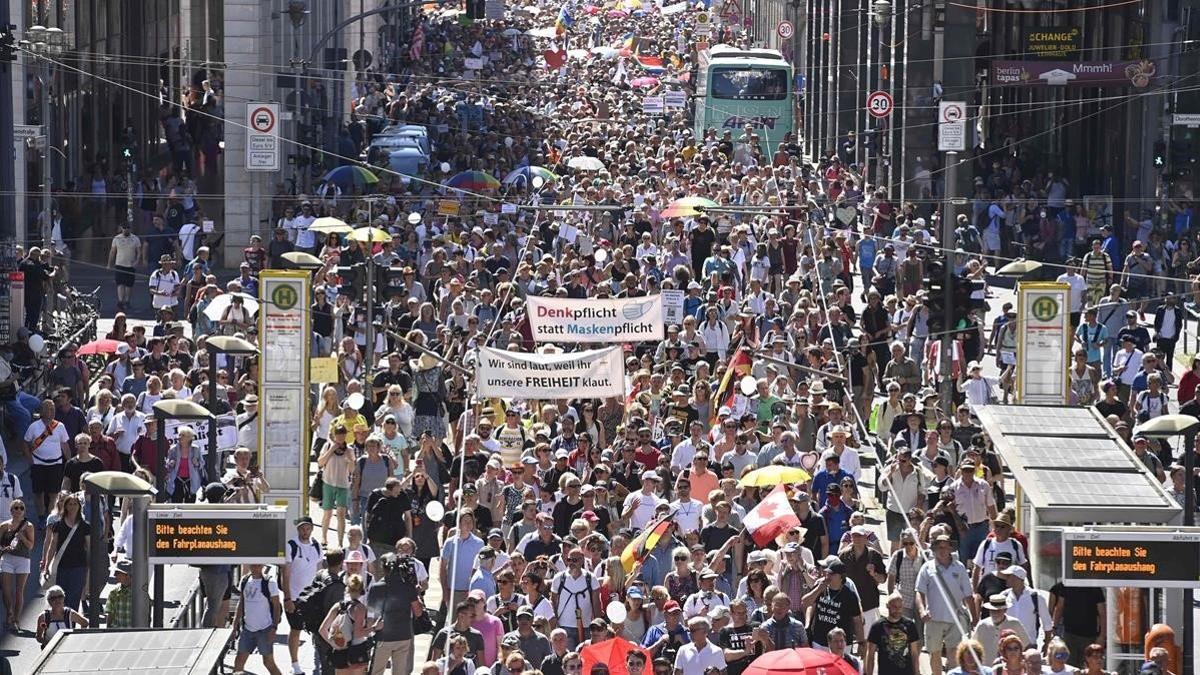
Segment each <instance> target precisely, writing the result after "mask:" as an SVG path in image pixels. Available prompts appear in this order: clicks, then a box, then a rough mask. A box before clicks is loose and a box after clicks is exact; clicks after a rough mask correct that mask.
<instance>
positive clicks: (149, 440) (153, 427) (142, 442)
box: [130, 415, 158, 476]
mask: <svg viewBox="0 0 1200 675" xmlns="http://www.w3.org/2000/svg"><path fill="white" fill-rule="evenodd" d="M157 444H158V420H157V419H156V418H155V417H154V416H153V415H148V416H147V417H146V435H144V436H141V437H140V438H138V439H137V440H136V441H134V442H133V448H132V449H131V450H130V454H131V455H132V456H133V463H134V465H135V466H137V468H139V469H145V470H146V471H148V472H150V475H152V476H153V475H155V472H156V471H158V445H157Z"/></svg>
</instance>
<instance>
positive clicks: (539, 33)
mask: <svg viewBox="0 0 1200 675" xmlns="http://www.w3.org/2000/svg"><path fill="white" fill-rule="evenodd" d="M525 34H526V35H531V36H533V37H538V38H547V39H554V38H556V37H558V30H557V29H555V27H554V26H546V27H544V28H534V29H532V30H527V31H525Z"/></svg>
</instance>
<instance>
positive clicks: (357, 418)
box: [330, 394, 370, 429]
mask: <svg viewBox="0 0 1200 675" xmlns="http://www.w3.org/2000/svg"><path fill="white" fill-rule="evenodd" d="M356 399H357V400H356ZM355 404H357V405H355ZM360 408H362V394H350V395H349V396H347V397H346V398H345V399H344V400H343V401H342V414H341V415H338V416H337V417H335V418H333V422H331V423H330V424H331V425H332V426H338V425H341V426H342V427H343V428H345V429H353V428H354V427H355V426H356V425H359V424H361V425H363V426H366V427H367V428H368V429H369V428H370V425H368V424H367V418H365V417H363V416H362V414H361V413H359V412H358V411H359V409H360Z"/></svg>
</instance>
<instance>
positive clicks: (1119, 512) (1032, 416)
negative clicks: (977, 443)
mask: <svg viewBox="0 0 1200 675" xmlns="http://www.w3.org/2000/svg"><path fill="white" fill-rule="evenodd" d="M978 417H979V420H980V422H981V423H982V425H983V429H984V431H986V432H987V434H988V436H989V437H990V438H991V439H992V443H993V444H994V445H995V447H996V451H997V452H999V453H1000V456H1001V457H1002V458H1003V459H1004V464H1005V466H1007V467H1008V468H1009V470H1011V471H1012V473H1013V476H1014V477H1015V478H1016V480H1017V484H1018V485H1019V486H1020V489H1021V491H1022V493H1023V494H1024V495H1025V496H1026V497H1027V498H1028V499H1029V501H1030V502H1031V503H1032V504H1033V506H1034V507H1035V508H1036V509H1037V510H1038V522H1039V523H1041V524H1042V525H1083V524H1094V523H1106V524H1107V523H1141V524H1165V523H1174V522H1178V520H1179V518H1180V517H1181V516H1182V511H1183V510H1182V509H1181V508H1180V507H1179V505H1178V504H1177V503H1176V502H1175V500H1174V499H1173V498H1172V497H1171V495H1170V494H1169V493H1168V492H1167V491H1166V490H1165V489H1164V488H1163V486H1162V485H1161V484H1159V482H1158V480H1157V479H1156V478H1155V476H1154V475H1152V474H1151V473H1150V472H1149V470H1147V469H1146V468H1145V466H1144V465H1143V464H1142V462H1141V461H1140V460H1139V459H1138V458H1137V456H1136V455H1134V453H1133V450H1132V449H1130V448H1129V447H1128V446H1127V445H1126V444H1125V443H1124V441H1122V440H1121V438H1120V437H1119V436H1118V435H1117V433H1116V432H1115V431H1114V430H1113V429H1112V428H1111V427H1109V426H1108V424H1107V423H1106V422H1105V421H1104V419H1103V418H1102V417H1101V416H1100V414H1099V413H1098V412H1096V411H1095V410H1094V409H1092V408H1077V407H1068V406H1018V405H989V406H985V407H983V408H980V409H979V410H978Z"/></svg>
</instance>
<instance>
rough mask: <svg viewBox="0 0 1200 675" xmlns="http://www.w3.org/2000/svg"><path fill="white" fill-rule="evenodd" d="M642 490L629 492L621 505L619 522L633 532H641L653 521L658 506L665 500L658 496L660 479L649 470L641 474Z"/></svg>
mask: <svg viewBox="0 0 1200 675" xmlns="http://www.w3.org/2000/svg"><path fill="white" fill-rule="evenodd" d="M641 478H642V489H641V490H639V491H637V492H631V493H630V494H629V495H628V496H627V497H625V502H624V503H623V504H622V505H621V522H623V523H628V524H629V527H631V528H633V529H635V530H642V529H644V528H645V527H646V526H647V525H649V524H650V522H651V521H652V520H653V519H654V513H655V511H656V510H657V509H658V506H659V505H660V504H666V503H667V500H665V499H663V498H662V497H660V496H659V495H658V490H659V485H660V483H661V482H662V479H661V478H660V477H659V475H658V474H657V473H656V472H654V471H650V470H646V471H643V472H642V476H641Z"/></svg>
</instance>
